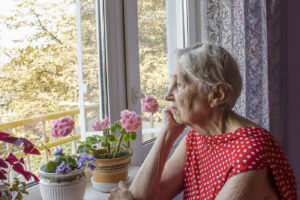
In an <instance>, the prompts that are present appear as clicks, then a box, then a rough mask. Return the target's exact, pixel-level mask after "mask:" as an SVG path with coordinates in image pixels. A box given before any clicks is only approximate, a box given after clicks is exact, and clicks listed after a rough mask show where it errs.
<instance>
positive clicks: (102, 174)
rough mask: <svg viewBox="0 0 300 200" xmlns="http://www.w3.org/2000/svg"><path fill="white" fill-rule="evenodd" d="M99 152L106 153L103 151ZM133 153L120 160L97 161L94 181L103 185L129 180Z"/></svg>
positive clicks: (130, 152)
mask: <svg viewBox="0 0 300 200" xmlns="http://www.w3.org/2000/svg"><path fill="white" fill-rule="evenodd" d="M99 151H105V150H104V149H101V150H99ZM131 157H132V151H129V154H128V155H126V156H122V157H120V158H110V159H96V165H97V168H96V169H95V170H94V171H93V176H94V181H95V182H101V183H118V182H119V181H120V180H123V181H125V180H127V177H128V169H129V164H130V162H131Z"/></svg>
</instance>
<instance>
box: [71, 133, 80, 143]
mask: <svg viewBox="0 0 300 200" xmlns="http://www.w3.org/2000/svg"><path fill="white" fill-rule="evenodd" d="M70 136H71V137H72V138H74V139H75V140H76V141H78V142H79V143H81V144H82V142H81V141H80V140H78V139H77V138H76V137H74V136H73V135H71V134H70Z"/></svg>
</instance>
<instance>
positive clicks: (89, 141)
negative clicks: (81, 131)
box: [78, 121, 136, 158]
mask: <svg viewBox="0 0 300 200" xmlns="http://www.w3.org/2000/svg"><path fill="white" fill-rule="evenodd" d="M105 131H106V134H105V135H104V136H99V135H93V136H89V137H87V138H86V140H85V141H83V142H80V144H79V146H78V152H79V153H83V152H86V153H87V154H93V155H94V156H95V157H96V158H108V154H110V155H111V158H114V157H118V156H120V155H122V154H120V151H121V149H120V145H121V142H122V141H123V142H125V143H127V142H129V141H130V140H135V139H136V132H129V133H127V132H126V130H125V129H124V128H122V126H121V123H120V121H116V122H115V123H113V124H112V125H111V127H110V128H108V129H106V130H105ZM109 131H110V132H111V133H112V134H108V133H109ZM116 132H120V136H116V135H114V134H115V133H116ZM98 145H101V147H102V148H104V149H106V151H105V152H100V153H99V152H98V151H97V146H98ZM123 145H124V144H123ZM123 145H122V146H123ZM123 147H124V148H125V149H127V150H128V149H129V147H128V146H127V145H125V146H123ZM108 152H109V153H108Z"/></svg>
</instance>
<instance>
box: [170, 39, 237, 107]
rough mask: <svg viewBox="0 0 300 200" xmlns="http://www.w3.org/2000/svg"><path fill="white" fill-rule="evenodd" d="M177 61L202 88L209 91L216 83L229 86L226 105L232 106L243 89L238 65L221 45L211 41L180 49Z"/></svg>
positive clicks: (177, 53)
mask: <svg viewBox="0 0 300 200" xmlns="http://www.w3.org/2000/svg"><path fill="white" fill-rule="evenodd" d="M175 53H176V54H175V55H176V59H177V60H176V61H177V63H178V64H179V65H181V66H182V67H183V68H184V69H185V71H186V72H187V74H188V75H189V76H190V77H191V78H192V79H193V80H196V81H198V82H200V84H201V88H202V89H203V90H204V91H205V93H206V92H209V90H210V89H211V87H212V86H213V85H215V84H216V83H219V82H222V83H225V84H226V85H227V86H228V92H227V97H226V99H225V102H224V103H225V105H226V106H227V107H228V108H232V107H233V106H234V105H235V103H236V101H237V99H238V97H239V96H240V93H241V89H242V77H241V74H240V71H239V68H238V65H237V63H236V61H235V60H234V58H233V57H232V56H231V55H230V53H229V52H228V51H227V50H225V49H224V48H222V47H221V46H219V45H215V44H212V43H209V42H201V43H197V44H195V45H193V46H190V47H187V48H183V49H178V50H177V51H176V52H175Z"/></svg>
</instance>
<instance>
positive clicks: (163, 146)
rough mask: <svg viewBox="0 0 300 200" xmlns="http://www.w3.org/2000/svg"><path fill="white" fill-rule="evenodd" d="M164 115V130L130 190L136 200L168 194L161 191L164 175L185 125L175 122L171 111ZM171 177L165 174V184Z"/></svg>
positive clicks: (166, 110)
mask: <svg viewBox="0 0 300 200" xmlns="http://www.w3.org/2000/svg"><path fill="white" fill-rule="evenodd" d="M163 115H164V128H162V130H161V132H160V134H159V135H158V137H157V139H156V141H155V143H154V144H153V147H152V148H151V150H150V152H149V154H148V156H147V157H146V159H145V161H144V162H143V164H142V166H141V168H140V170H139V172H138V173H137V175H136V177H135V179H134V180H133V183H132V184H131V186H130V188H129V191H130V193H131V194H132V196H133V198H134V199H135V200H147V199H151V200H156V199H159V196H160V192H166V191H162V190H160V186H161V178H162V173H163V170H164V166H165V164H166V160H167V158H168V155H169V153H170V151H171V148H172V146H173V143H174V142H175V140H176V138H177V137H178V136H179V135H180V134H181V133H182V131H183V130H184V128H185V125H179V124H177V123H176V122H175V120H174V118H173V116H172V114H171V111H170V109H165V110H164V112H163ZM174 159H175V158H174ZM174 159H173V162H174ZM183 164H184V162H183ZM168 166H169V164H168ZM168 169H169V167H168ZM175 171H176V170H175ZM182 172H183V171H182ZM170 176H171V175H170V174H168V173H167V172H166V173H165V174H164V179H163V180H165V181H164V182H165V183H166V182H169V181H166V180H173V178H172V177H170ZM165 177H168V178H165ZM165 183H164V184H163V185H162V186H163V187H165ZM165 189H166V188H165Z"/></svg>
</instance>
